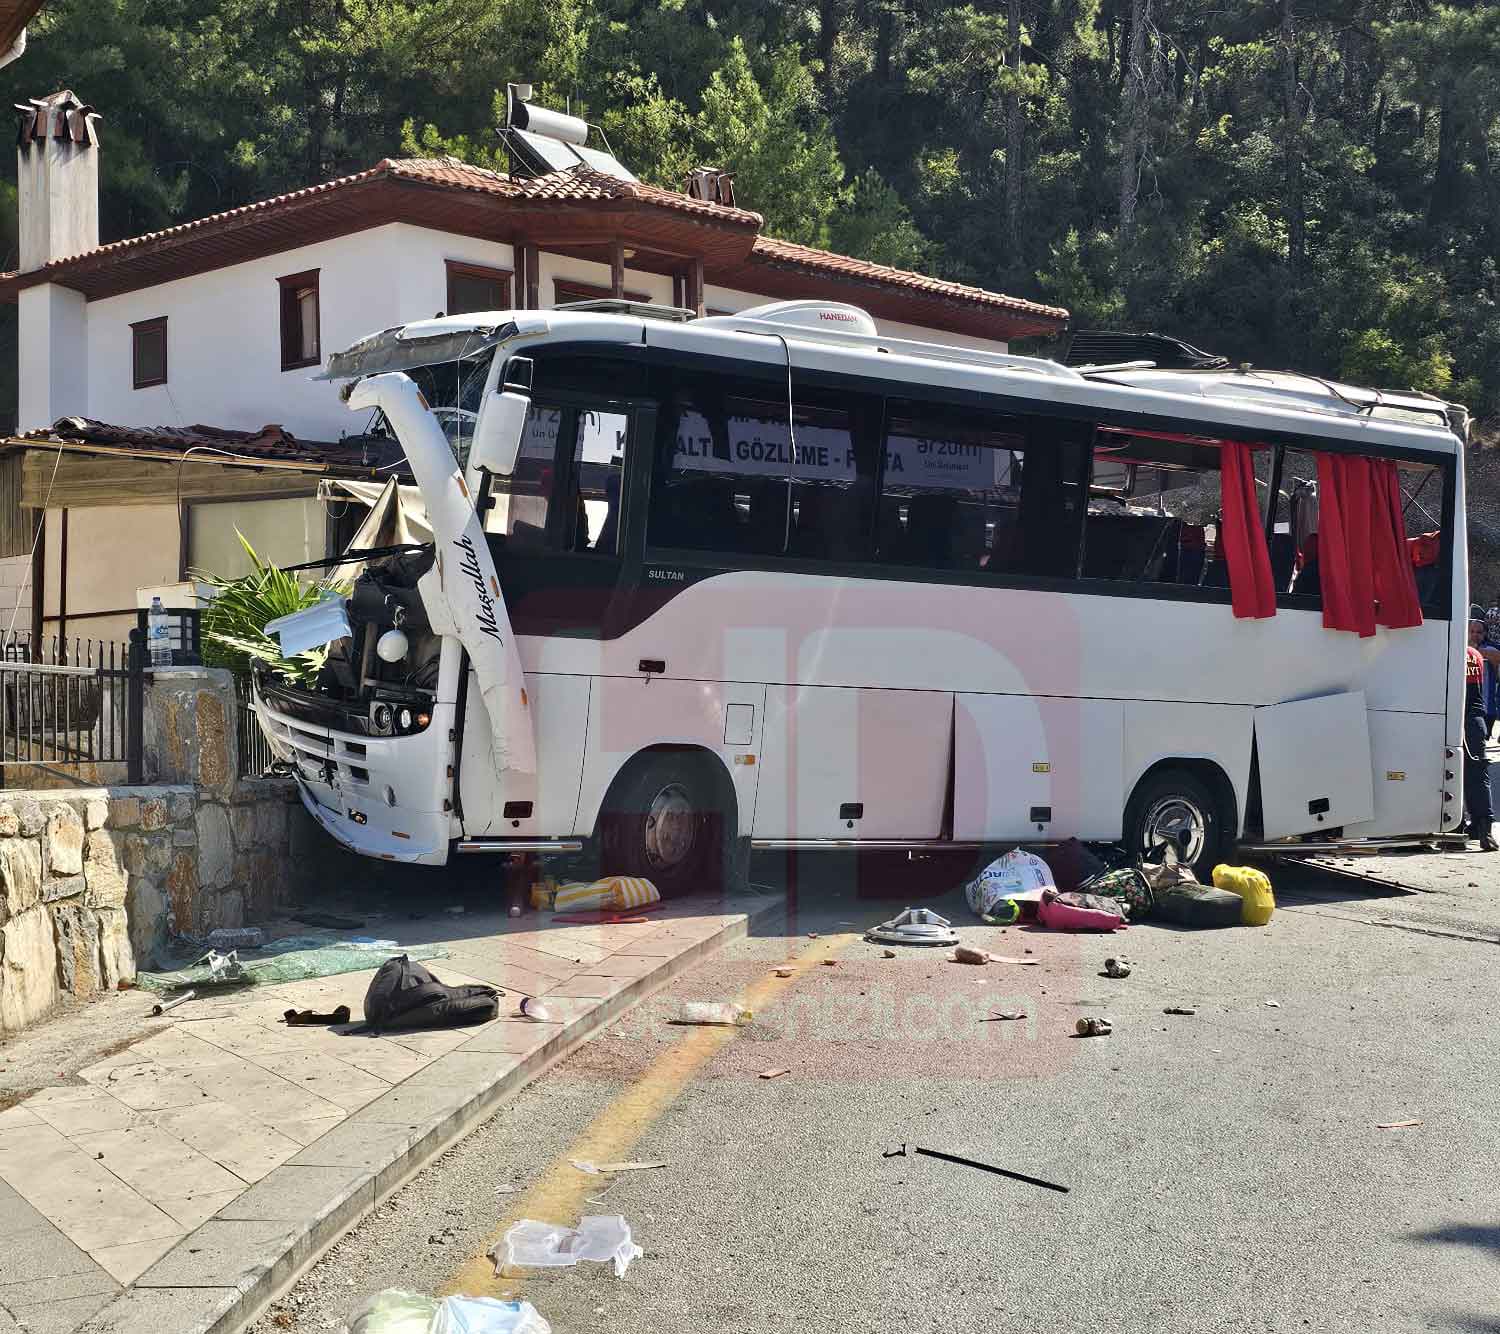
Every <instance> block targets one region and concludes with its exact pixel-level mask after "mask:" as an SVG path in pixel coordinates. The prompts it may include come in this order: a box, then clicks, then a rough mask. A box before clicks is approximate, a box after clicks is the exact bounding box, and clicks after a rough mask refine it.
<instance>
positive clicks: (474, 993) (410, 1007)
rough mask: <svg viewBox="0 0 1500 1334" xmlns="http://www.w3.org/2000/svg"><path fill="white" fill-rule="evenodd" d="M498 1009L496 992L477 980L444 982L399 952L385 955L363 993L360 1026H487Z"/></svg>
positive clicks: (497, 992)
mask: <svg viewBox="0 0 1500 1334" xmlns="http://www.w3.org/2000/svg"><path fill="white" fill-rule="evenodd" d="M499 1011H500V992H499V991H498V990H497V989H496V988H495V987H487V986H483V985H482V984H480V983H477V982H471V983H464V984H462V985H457V986H449V985H447V984H446V983H443V982H439V981H438V980H437V978H435V977H434V976H433V975H432V974H431V973H430V972H428V971H427V969H425V968H423V967H422V965H421V964H419V963H413V962H412V961H411V960H410V959H409V958H407V956H406V955H404V954H398V955H397V956H396V957H395V958H394V959H387V960H386V961H385V962H384V963H383V964H381V965H380V970H379V971H378V972H377V973H376V974H375V976H374V977H372V978H371V979H370V986H369V989H368V990H367V991H366V992H365V1024H366V1025H367V1026H368V1027H369V1028H370V1029H372V1030H373V1031H374V1032H376V1033H380V1032H381V1031H382V1030H384V1029H387V1028H459V1027H462V1026H464V1025H466V1024H486V1023H488V1022H489V1021H490V1020H491V1019H493V1018H494V1017H495V1016H496V1015H497V1014H498V1013H499Z"/></svg>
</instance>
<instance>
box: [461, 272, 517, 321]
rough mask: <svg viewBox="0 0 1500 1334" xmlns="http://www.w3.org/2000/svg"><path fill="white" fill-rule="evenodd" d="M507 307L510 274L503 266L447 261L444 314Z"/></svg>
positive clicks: (506, 308)
mask: <svg viewBox="0 0 1500 1334" xmlns="http://www.w3.org/2000/svg"><path fill="white" fill-rule="evenodd" d="M509 309H510V274H508V273H506V272H505V271H504V270H503V269H486V268H481V267H479V266H478V265H475V264H459V263H456V262H455V261H453V260H449V261H448V314H450V315H467V314H468V313H469V312H471V311H476V310H478V311H486V310H509Z"/></svg>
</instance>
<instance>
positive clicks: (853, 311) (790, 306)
mask: <svg viewBox="0 0 1500 1334" xmlns="http://www.w3.org/2000/svg"><path fill="white" fill-rule="evenodd" d="M718 320H722V321H723V322H724V323H726V324H733V323H734V322H736V321H738V320H759V321H761V322H763V323H765V324H786V325H790V326H791V327H792V328H794V329H819V330H822V331H823V332H825V333H829V332H832V333H851V334H864V335H866V336H867V337H870V338H875V337H877V336H878V335H879V333H880V330H879V329H877V328H876V327H875V321H874V320H872V319H871V318H870V316H869V314H868V313H867V312H865V311H863V310H861V309H860V308H859V307H858V306H846V305H842V304H840V303H839V302H837V301H773V302H772V303H771V304H770V305H766V306H752V307H751V308H750V309H749V310H742V311H740V312H739V313H738V314H737V315H715V316H710V317H709V319H707V320H704V321H701V323H705V324H707V323H710V322H716V321H718Z"/></svg>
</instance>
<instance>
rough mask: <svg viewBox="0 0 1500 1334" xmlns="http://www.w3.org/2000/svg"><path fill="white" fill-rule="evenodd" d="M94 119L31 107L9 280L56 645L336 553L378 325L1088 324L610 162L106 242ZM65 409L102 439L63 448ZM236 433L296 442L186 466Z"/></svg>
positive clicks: (14, 489)
mask: <svg viewBox="0 0 1500 1334" xmlns="http://www.w3.org/2000/svg"><path fill="white" fill-rule="evenodd" d="M96 120H97V117H96V116H95V114H94V111H93V108H91V107H88V106H85V105H83V104H82V103H80V101H79V100H78V99H77V98H76V97H74V96H73V94H71V93H67V92H63V93H57V94H54V95H52V96H51V97H49V98H43V99H36V100H35V101H34V102H32V103H31V104H30V105H29V106H28V107H27V108H25V109H23V115H22V125H21V135H20V140H19V147H18V150H17V151H18V193H19V209H20V213H21V218H20V237H21V246H20V263H19V265H18V267H17V268H16V270H15V271H13V272H9V273H4V274H0V299H3V300H6V301H11V302H15V303H16V304H17V306H18V308H19V349H20V350H19V402H18V423H17V425H18V434H17V435H16V436H14V437H12V439H11V441H10V442H9V443H8V445H6V446H5V447H4V451H3V452H0V509H4V508H5V498H6V497H7V496H9V497H10V498H11V504H10V508H9V510H8V511H7V512H6V513H4V514H0V557H4V558H5V559H3V560H0V596H4V597H6V598H9V597H10V596H11V594H10V593H6V592H4V590H5V588H6V586H7V585H9V586H10V587H11V588H12V589H14V588H17V587H19V586H20V585H21V584H23V583H24V584H27V585H28V588H27V589H26V590H24V593H25V596H27V597H28V598H29V599H30V602H31V603H32V604H34V605H33V609H32V614H31V619H32V624H33V627H34V628H35V629H36V631H38V632H39V633H46V634H51V633H54V632H58V631H59V630H61V631H63V632H65V633H66V632H74V633H78V632H82V630H83V629H84V628H85V627H84V622H86V621H87V622H91V623H92V624H90V625H89V626H88V627H87V628H88V629H90V630H92V629H98V628H102V627H108V628H109V629H110V630H114V629H115V628H117V623H119V624H123V621H121V619H120V618H121V617H122V615H124V614H125V613H127V612H128V611H129V610H130V609H131V608H132V607H133V606H134V604H135V597H134V592H133V590H134V589H135V588H136V587H138V586H145V585H160V584H165V583H170V582H172V581H175V580H178V579H181V578H184V577H185V576H186V574H187V572H188V571H189V570H190V569H194V568H203V567H204V566H205V565H206V564H207V563H208V562H210V561H212V562H220V563H222V562H225V561H227V562H229V563H230V564H231V565H232V564H233V563H234V561H235V559H236V557H235V553H234V550H233V547H234V546H235V545H236V544H235V543H234V542H233V532H234V529H235V528H236V527H238V528H240V529H241V530H242V531H245V532H246V533H247V535H249V536H250V537H251V540H252V541H255V540H257V539H258V541H259V543H260V545H261V546H263V547H264V548H265V554H266V555H268V556H269V557H270V558H272V559H275V560H278V561H281V562H289V561H292V560H294V559H308V558H311V557H316V556H321V555H323V554H325V552H326V551H327V550H328V549H329V547H330V545H331V544H332V543H333V542H335V541H336V540H337V532H336V531H335V528H334V525H333V522H332V520H331V519H330V518H329V515H328V513H327V509H326V507H325V505H324V504H323V503H322V502H320V501H319V499H318V497H317V482H318V480H319V478H320V477H323V476H325V475H327V474H328V473H330V472H333V473H335V474H337V473H340V472H341V471H343V470H345V469H346V468H348V467H351V466H352V467H354V468H355V472H354V474H352V475H358V464H357V462H355V463H353V464H351V463H350V461H349V451H348V450H347V449H345V450H344V451H343V452H342V453H340V452H339V451H338V449H337V442H339V441H340V439H341V437H343V436H345V435H347V434H349V433H351V432H357V431H358V430H360V429H361V426H362V423H360V422H359V421H357V420H356V419H355V418H354V417H353V416H352V415H351V414H350V413H349V412H348V410H347V409H346V408H345V407H344V405H343V404H342V403H341V402H340V401H339V398H338V395H337V393H336V392H335V389H334V387H333V386H331V385H330V384H329V383H328V382H326V381H322V380H319V379H317V378H316V377H317V375H318V372H319V369H320V367H321V366H322V365H323V363H324V362H325V361H326V358H327V357H328V356H329V355H330V354H331V353H334V352H337V351H338V350H340V349H341V348H343V347H346V346H348V345H349V344H351V343H353V342H354V341H356V340H357V339H359V338H361V337H363V336H365V335H367V334H369V333H371V332H374V331H376V330H379V329H383V328H389V327H391V326H393V325H398V324H402V323H405V322H409V321H411V320H416V319H423V318H428V317H431V316H433V315H435V314H440V313H446V314H450V315H452V314H460V313H467V312H470V311H476V310H492V309H499V310H503V309H511V308H528V309H534V308H541V307H549V306H555V305H561V304H565V303H567V302H571V301H578V300H586V299H595V298H603V297H614V298H623V299H629V300H635V301H640V302H650V303H654V304H658V305H663V306H675V307H679V308H686V309H687V310H689V311H692V312H695V313H697V314H700V315H702V314H730V313H736V312H739V311H742V310H746V309H748V308H750V307H753V306H756V305H761V304H764V303H766V302H768V301H777V300H785V299H789V298H803V299H816V300H823V301H829V302H844V303H848V304H852V305H856V306H859V307H862V308H863V309H865V310H866V311H868V312H869V313H870V314H871V316H873V318H874V319H875V320H876V321H877V323H878V325H879V327H880V329H881V330H882V332H885V333H888V334H889V335H890V336H892V337H905V338H916V339H926V340H932V341H943V342H949V343H956V344H961V345H965V346H970V347H977V348H984V349H990V350H995V351H1004V350H1005V348H1006V346H1007V343H1008V341H1009V340H1011V339H1013V338H1019V337H1025V336H1029V335H1047V334H1053V333H1057V332H1059V331H1060V330H1061V329H1062V327H1063V325H1064V322H1065V321H1066V318H1067V312H1066V311H1063V310H1059V309H1057V308H1055V307H1050V306H1045V305H1041V304H1038V303H1036V302H1032V301H1027V300H1023V299H1021V298H1018V297H1011V296H1006V295H1003V294H1001V293H997V292H989V291H985V290H983V289H980V288H976V287H971V286H967V285H964V284H961V283H955V282H948V281H945V280H942V279H938V278H934V277H930V276H928V275H924V274H919V273H913V272H908V271H905V270H901V269H895V268H890V267H887V266H885V265H880V264H874V263H870V262H868V261H866V260H860V259H855V258H852V257H850V256H846V255H837V254H832V253H830V252H828V251H824V250H818V249H815V248H812V247H809V246H803V245H797V244H793V243H791V242H786V241H781V240H778V239H776V238H774V237H770V236H767V235H765V234H764V231H763V222H764V220H763V218H762V217H761V215H760V214H759V213H757V212H754V211H753V210H752V209H750V208H746V207H744V206H743V203H741V204H736V203H735V202H733V195H732V184H731V182H730V181H729V180H728V179H727V178H725V177H723V176H722V175H719V174H716V173H695V179H696V182H697V183H696V185H695V184H694V182H692V181H690V183H689V189H688V190H685V191H683V192H678V191H673V190H667V189H662V188H660V187H658V186H654V185H650V184H647V183H645V182H643V181H639V180H636V179H634V178H633V177H632V176H631V175H630V173H629V172H628V171H626V170H625V169H623V168H621V167H619V164H618V163H615V162H614V159H612V158H609V157H607V155H603V154H594V155H592V156H591V157H588V156H586V157H585V158H583V159H582V160H579V159H576V158H575V159H574V160H573V165H571V166H569V167H566V168H563V169H556V170H535V169H533V170H531V171H530V172H528V171H526V170H519V169H518V170H513V171H512V172H509V173H506V172H498V171H492V170H486V169H484V168H481V167H476V166H472V165H469V164H466V163H463V162H460V161H458V160H456V159H453V158H442V159H431V158H417V159H387V160H385V161H382V162H378V163H376V164H375V165H374V166H372V167H370V168H369V169H368V170H365V171H361V172H356V173H354V174H353V175H349V176H344V177H341V178H340V179H337V180H333V181H328V182H325V183H322V184H317V185H312V186H309V187H307V188H306V189H302V190H297V191H293V192H291V193H289V194H283V195H278V196H276V197H274V198H270V199H264V200H261V201H259V202H257V203H253V204H249V205H246V206H244V207H241V208H236V209H231V210H229V211H227V212H223V213H217V214H214V215H212V216H210V217H206V218H200V219H198V220H196V221H193V222H188V223H184V224H182V225H180V226H176V227H170V228H166V229H164V230H162V231H157V232H151V233H148V234H146V235H143V236H135V237H129V238H125V239H122V240H117V241H112V242H109V243H107V244H100V241H99V234H98V204H97V198H98V159H99V153H100V151H101V149H100V146H99V134H98V128H97V125H96ZM534 137H535V136H533V138H534ZM581 151H585V152H586V150H581ZM600 160H602V161H603V163H604V169H602V170H601V169H599V167H597V166H596V165H594V163H595V162H596V161H600ZM546 165H547V164H546V163H540V164H537V163H533V164H532V166H533V168H535V167H537V166H542V167H545V166H546ZM705 180H706V181H707V183H708V185H709V188H704V182H705ZM748 202H753V201H748ZM65 418H66V419H74V421H75V422H83V423H85V424H86V425H85V426H77V425H74V426H72V427H67V426H64V427H62V428H61V429H59V430H56V431H54V430H53V429H52V428H53V427H54V424H56V423H59V421H60V420H61V419H65ZM268 423H274V424H275V425H274V426H269V425H267V424H268ZM205 424H206V425H205ZM214 431H230V432H238V433H250V434H252V435H258V436H260V437H262V438H266V437H268V433H272V432H280V433H282V437H278V438H283V437H284V439H285V440H290V441H292V442H294V444H293V446H292V447H291V448H290V449H289V450H286V451H283V454H282V456H281V457H278V458H275V459H272V458H269V457H267V458H266V459H265V460H264V466H263V467H261V468H259V469H257V468H256V467H255V466H253V460H252V462H251V463H249V464H247V463H246V462H245V461H244V457H245V456H244V452H243V451H238V450H226V451H225V452H226V453H239V454H241V455H242V457H241V460H240V461H239V462H238V463H234V461H232V460H230V459H228V458H224V459H221V460H219V461H218V462H215V457H216V456H215V455H214V453H213V452H212V449H211V448H210V447H209V446H208V445H206V444H203V443H201V442H200V445H199V446H198V447H197V449H196V451H195V453H194V455H193V459H192V461H191V462H190V463H186V464H184V463H182V462H178V463H176V464H174V463H173V462H172V461H171V459H170V457H162V455H163V452H164V451H165V453H166V454H167V455H168V456H170V454H171V451H172V450H173V449H174V448H177V449H181V448H183V447H184V446H182V444H181V441H183V440H185V439H187V438H188V436H190V435H204V433H208V434H212V432H214ZM37 432H41V433H43V434H42V435H41V436H40V437H39V436H38V435H37V434H36V433H37ZM28 433H30V434H29V435H28ZM184 433H186V434H184ZM89 436H92V439H88V438H84V437H89ZM174 440H176V441H177V442H178V443H177V444H176V445H174V444H173V441H174ZM319 441H321V442H327V443H326V444H323V445H318V444H316V443H313V442H319ZM48 442H50V445H51V449H50V452H49V449H48ZM132 453H133V454H135V455H136V457H135V458H134V459H129V458H127V457H126V456H128V455H131V454H132ZM58 460H62V462H61V463H59V462H58ZM127 464H128V466H127ZM54 465H56V466H54ZM221 465H222V466H221ZM273 474H275V476H274V479H273ZM112 477H114V478H118V479H119V481H120V485H119V486H117V487H115V488H114V490H113V492H111V488H110V479H111V478H112ZM184 477H186V478H188V481H189V483H190V484H189V485H188V486H187V487H186V489H184V487H183V484H182V483H183V478H184ZM210 478H213V479H214V480H212V481H210V480H208V479H210ZM111 495H112V496H113V499H114V503H112V504H106V503H104V500H105V499H106V498H108V497H110V496H111ZM127 509H129V510H130V511H131V512H130V513H128V514H127V513H125V512H124V511H125V510H127ZM38 512H42V513H45V516H46V517H45V521H44V522H42V523H40V524H39V525H38V524H37V523H36V522H34V521H33V519H32V518H31V517H30V516H32V515H34V514H36V513H38ZM38 530H39V532H38ZM226 533H227V534H228V535H229V540H228V541H227V542H226V540H225V534H226ZM34 535H35V536H34ZM106 550H113V551H114V552H115V553H116V556H117V558H116V559H104V558H103V556H102V554H101V553H103V552H104V551H106ZM83 552H87V553H89V554H88V555H87V556H86V557H84V556H82V555H81V554H80V553H83ZM64 553H67V554H66V560H67V561H71V562H72V563H71V564H67V563H65V562H64ZM125 556H128V560H127V559H123V557H125ZM81 559H82V560H84V561H85V562H86V563H87V566H88V568H87V569H84V568H83V567H81V566H80V565H79V561H80V560H81ZM127 567H128V568H127ZM230 572H232V571H230ZM36 590H40V593H39V596H38V595H36ZM6 610H7V608H6V607H5V606H4V604H3V603H0V612H5V611H6Z"/></svg>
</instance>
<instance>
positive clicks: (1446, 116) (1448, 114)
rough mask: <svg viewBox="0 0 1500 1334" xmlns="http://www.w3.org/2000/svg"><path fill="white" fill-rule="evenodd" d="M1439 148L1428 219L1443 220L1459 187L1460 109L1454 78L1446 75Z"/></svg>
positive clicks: (1440, 108)
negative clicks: (1456, 98) (1455, 96)
mask: <svg viewBox="0 0 1500 1334" xmlns="http://www.w3.org/2000/svg"><path fill="white" fill-rule="evenodd" d="M1437 115H1438V150H1437V162H1436V164H1435V165H1434V167H1433V171H1432V193H1431V194H1430V195H1429V196H1428V198H1427V221H1428V222H1429V223H1437V222H1441V221H1442V220H1443V219H1444V218H1446V217H1448V216H1449V215H1450V214H1451V213H1452V212H1453V208H1454V203H1455V200H1454V195H1455V193H1456V192H1457V189H1458V141H1459V134H1458V129H1459V126H1458V119H1459V116H1458V110H1457V107H1456V106H1455V103H1454V96H1453V80H1452V79H1448V78H1445V79H1444V80H1443V83H1442V87H1441V89H1440V91H1439V93H1438V108H1437Z"/></svg>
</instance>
